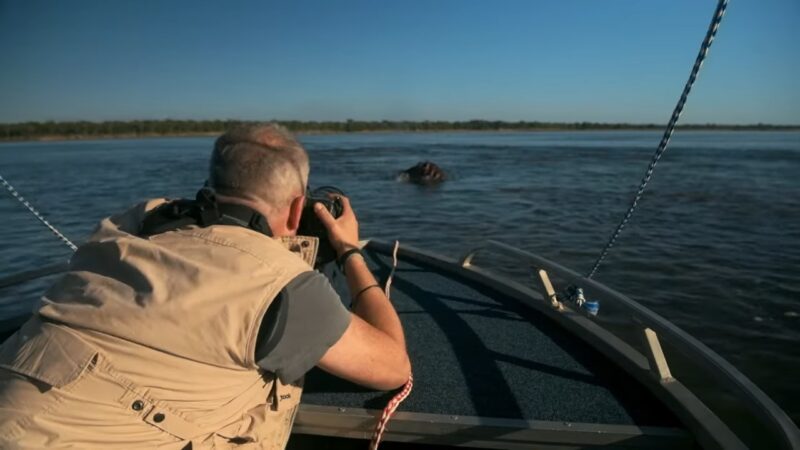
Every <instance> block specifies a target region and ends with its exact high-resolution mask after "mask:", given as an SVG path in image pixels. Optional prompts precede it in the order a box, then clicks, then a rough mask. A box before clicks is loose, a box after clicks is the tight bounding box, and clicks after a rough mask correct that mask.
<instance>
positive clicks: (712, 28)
mask: <svg viewBox="0 0 800 450" xmlns="http://www.w3.org/2000/svg"><path fill="white" fill-rule="evenodd" d="M727 6H728V0H719V3H717V9H716V11H715V12H714V17H713V18H712V19H711V24H710V25H709V27H708V31H707V32H706V37H705V39H704V40H703V43H702V44H701V45H700V52H699V53H698V54H697V59H696V60H695V62H694V66H693V67H692V71H691V73H690V74H689V80H687V81H686V85H685V86H684V87H683V93H682V94H681V97H680V99H679V100H678V104H677V105H675V109H674V110H673V111H672V117H671V118H670V119H669V123H668V124H667V129H666V130H665V131H664V136H663V137H662V138H661V142H660V143H659V144H658V148H657V149H656V153H655V154H654V155H653V159H652V160H651V161H650V165H649V166H647V171H646V172H645V174H644V177H643V178H642V182H641V183H640V184H639V190H638V191H637V192H636V195H635V196H634V197H633V201H632V202H631V205H630V206H629V207H628V211H627V212H626V213H625V216H623V217H622V220H621V221H620V223H619V225H617V228H616V230H614V233H612V234H611V238H610V239H609V240H608V243H606V246H605V248H603V251H602V252H600V256H599V257H598V258H597V261H595V263H594V267H592V270H590V271H589V274H588V275H586V278H592V277H593V276H594V274H595V272H597V269H598V268H599V267H600V264H601V263H602V262H603V260H604V259H605V258H606V255H608V251H609V250H610V249H611V247H613V246H614V243H615V242H616V240H617V238H618V237H619V235H620V233H622V229H623V228H625V225H627V223H628V220H630V218H631V215H633V210H634V209H636V205H637V204H638V203H639V200H640V199H641V198H642V194H644V189H645V188H646V187H647V183H649V182H650V178H651V177H652V176H653V170H655V168H656V164H658V160H659V159H661V156H662V155H663V154H664V152H665V151H666V150H667V145H668V144H669V140H670V138H671V137H672V132H673V131H674V130H675V125H676V124H677V123H678V118H680V116H681V113H682V112H683V106H684V105H685V104H686V99H687V98H688V97H689V92H691V90H692V85H693V84H694V82H695V80H696V79H697V74H698V73H699V72H700V67H702V65H703V61H704V60H705V58H706V54H708V49H709V48H710V47H711V43H712V42H714V36H716V34H717V29H718V28H719V24H720V22H722V16H723V15H725V9H726V8H727Z"/></svg>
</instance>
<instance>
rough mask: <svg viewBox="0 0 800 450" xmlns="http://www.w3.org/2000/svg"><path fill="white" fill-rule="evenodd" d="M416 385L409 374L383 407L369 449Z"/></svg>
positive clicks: (386, 291) (386, 290)
mask: <svg viewBox="0 0 800 450" xmlns="http://www.w3.org/2000/svg"><path fill="white" fill-rule="evenodd" d="M399 248H400V242H399V241H394V250H393V251H392V271H391V272H389V277H388V278H387V279H386V286H385V287H384V290H383V292H384V294H386V298H389V293H390V291H391V288H392V278H394V272H395V270H396V269H397V250H398V249H399ZM413 387H414V375H413V374H408V381H406V384H405V385H404V386H403V389H402V390H400V392H398V393H397V394H395V396H394V397H392V399H391V400H389V403H388V404H387V405H386V407H385V408H383V413H382V414H381V418H380V420H378V423H377V424H375V431H374V432H373V433H372V440H371V441H370V443H369V450H378V445H380V443H381V439H382V438H383V433H384V431H386V425H388V423H389V419H391V418H392V415H394V413H395V411H397V408H398V407H399V406H400V403H403V400H405V399H406V397H408V395H409V394H411V389H413Z"/></svg>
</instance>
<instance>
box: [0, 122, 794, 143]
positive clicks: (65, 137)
mask: <svg viewBox="0 0 800 450" xmlns="http://www.w3.org/2000/svg"><path fill="white" fill-rule="evenodd" d="M596 131H607V132H616V131H654V132H660V131H662V130H661V129H660V128H653V127H625V128H604V127H598V128H583V129H575V128H568V127H564V128H531V129H520V128H509V129H503V128H499V129H489V130H465V129H457V128H453V129H439V130H393V129H385V130H359V131H334V130H302V131H297V132H293V133H294V134H295V135H298V136H320V135H339V134H411V133H417V134H436V133H463V134H470V133H546V132H574V133H584V132H596ZM676 131H680V132H698V131H730V132H743V131H746V132H760V133H763V132H771V131H772V132H774V131H778V132H786V131H788V132H797V131H800V126H798V127H776V128H760V127H746V126H741V127H736V126H731V127H725V126H720V127H696V126H692V125H689V126H688V127H685V128H681V127H680V126H679V127H677V128H676ZM223 132H224V130H219V131H198V132H189V133H180V132H179V133H115V134H92V135H82V134H52V135H42V136H35V137H21V138H5V137H0V143H6V142H69V141H102V140H118V139H119V140H122V139H148V138H189V137H214V136H219V135H220V134H222V133H223Z"/></svg>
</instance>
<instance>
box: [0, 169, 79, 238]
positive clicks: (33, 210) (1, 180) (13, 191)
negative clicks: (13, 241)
mask: <svg viewBox="0 0 800 450" xmlns="http://www.w3.org/2000/svg"><path fill="white" fill-rule="evenodd" d="M0 183H2V184H3V186H5V187H6V189H7V190H8V192H9V193H11V195H12V196H13V197H14V198H16V199H17V200H19V201H20V203H22V204H23V205H24V206H25V207H26V208H28V211H30V212H31V213H33V215H34V216H36V218H37V219H39V221H40V222H42V223H43V224H44V226H46V227H47V228H49V229H50V231H52V232H53V234H55V235H56V236H57V237H58V238H59V239H61V240H62V241H63V242H64V243H65V244H67V246H68V247H69V248H71V249H72V251H75V250H77V249H78V246H76V245H75V244H73V243H72V241H70V240H69V238H67V237H66V236H64V235H63V234H62V233H61V232H60V231H58V230H57V229H56V227H54V226H53V225H50V222H48V221H47V219H45V218H44V217H42V215H41V214H40V213H39V211H37V210H36V208H34V207H33V205H31V204H30V203H28V201H27V200H25V198H24V197H23V196H22V195H20V194H19V192H17V190H16V189H14V186H11V184H9V182H8V181H6V179H5V178H3V176H2V175H0Z"/></svg>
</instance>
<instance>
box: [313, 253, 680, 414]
mask: <svg viewBox="0 0 800 450" xmlns="http://www.w3.org/2000/svg"><path fill="white" fill-rule="evenodd" d="M365 254H366V256H367V259H368V263H369V265H370V267H371V268H372V269H373V272H374V273H375V275H376V277H377V278H378V280H379V281H380V282H381V283H383V282H384V281H385V280H386V278H387V276H388V274H389V272H390V269H391V258H390V257H389V256H386V255H383V254H379V253H377V252H375V251H373V250H366V251H365ZM333 284H334V286H336V288H337V290H339V292H340V295H341V296H342V298H343V301H344V302H345V303H346V304H347V303H349V294H348V293H347V290H346V287H344V282H343V279H342V277H341V275H339V276H338V277H336V276H333ZM391 299H392V302H393V303H394V305H395V308H396V309H397V311H398V313H399V315H400V318H401V320H402V322H403V326H404V329H405V333H406V339H407V344H408V350H409V354H410V357H411V361H412V365H413V371H414V390H413V391H412V393H411V395H410V396H409V397H408V399H407V400H406V401H405V402H404V403H403V404H402V405H401V406H400V408H399V410H398V411H406V412H417V413H427V414H439V415H447V416H475V417H481V418H503V419H522V420H528V421H531V420H536V421H553V422H560V423H564V422H569V423H589V424H616V425H637V426H656V427H670V428H672V427H675V428H680V425H679V422H678V420H677V419H676V418H675V417H674V416H673V415H672V414H671V413H670V412H669V411H668V410H667V409H666V408H665V407H664V406H663V405H662V404H661V402H659V401H658V400H656V399H655V397H654V396H653V395H652V394H651V393H650V392H649V391H647V390H646V389H645V388H644V387H642V386H641V385H640V384H639V383H638V382H636V381H635V380H634V379H633V378H632V377H631V376H629V375H628V374H626V373H625V372H623V371H622V370H620V369H618V368H617V367H616V366H615V365H614V364H612V363H611V362H610V361H609V360H607V359H606V358H605V357H603V356H602V355H600V354H599V353H598V352H596V351H594V350H593V349H592V348H591V347H589V346H588V345H586V344H585V343H583V342H582V341H580V340H579V339H578V338H576V337H575V336H573V335H571V334H569V333H568V332H567V331H566V330H564V329H562V328H561V327H560V326H558V325H557V324H555V323H553V322H552V321H551V320H549V319H548V318H547V317H545V316H544V315H542V314H541V313H539V312H537V311H536V310H534V309H532V308H530V307H528V306H526V305H525V304H523V303H522V302H520V301H519V300H518V299H515V298H512V297H509V296H508V295H504V294H501V293H500V292H498V291H495V290H493V289H492V288H491V287H488V286H485V285H480V284H478V283H476V282H473V281H470V280H468V279H460V278H459V277H454V276H453V275H452V274H442V273H441V271H439V270H436V269H435V268H432V267H427V266H426V265H425V264H424V263H418V262H415V263H411V262H409V261H406V260H401V261H400V263H399V265H398V267H397V270H396V272H395V275H394V279H393V283H392V292H391ZM390 397H391V394H390V393H376V392H374V391H368V390H365V389H363V388H360V387H358V386H355V385H353V384H350V383H348V382H345V381H341V380H338V379H336V378H334V377H331V376H329V375H327V374H325V373H324V372H322V371H319V370H315V371H313V372H312V373H310V374H309V375H308V376H307V378H306V389H305V392H304V394H303V404H304V405H322V406H335V407H338V408H366V409H377V410H380V409H383V407H384V406H385V405H386V403H387V401H388V399H389V398H390Z"/></svg>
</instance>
